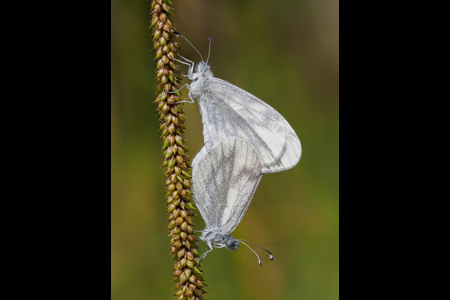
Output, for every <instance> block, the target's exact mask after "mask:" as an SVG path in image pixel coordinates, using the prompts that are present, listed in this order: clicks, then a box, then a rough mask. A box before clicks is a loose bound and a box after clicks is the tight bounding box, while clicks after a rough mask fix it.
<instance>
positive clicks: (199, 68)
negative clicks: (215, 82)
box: [195, 61, 212, 75]
mask: <svg viewBox="0 0 450 300" xmlns="http://www.w3.org/2000/svg"><path fill="white" fill-rule="evenodd" d="M195 73H202V74H205V75H206V74H209V73H211V75H212V72H211V70H210V68H209V65H207V64H206V63H205V62H204V61H201V62H199V63H198V64H197V65H196V66H195Z"/></svg>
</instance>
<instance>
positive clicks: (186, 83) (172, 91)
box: [168, 83, 191, 94]
mask: <svg viewBox="0 0 450 300" xmlns="http://www.w3.org/2000/svg"><path fill="white" fill-rule="evenodd" d="M185 86H187V87H188V89H189V88H190V87H191V86H190V85H189V84H187V83H186V84H185V85H183V86H182V87H181V88H179V89H178V90H176V91H172V92H168V93H169V94H173V93H176V92H179V91H181V90H182V89H183V88H184V87H185Z"/></svg>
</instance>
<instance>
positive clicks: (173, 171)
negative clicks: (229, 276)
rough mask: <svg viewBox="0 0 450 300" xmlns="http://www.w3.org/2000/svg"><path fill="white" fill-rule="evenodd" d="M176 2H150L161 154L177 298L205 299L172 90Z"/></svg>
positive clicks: (181, 119) (186, 160) (181, 121)
mask: <svg viewBox="0 0 450 300" xmlns="http://www.w3.org/2000/svg"><path fill="white" fill-rule="evenodd" d="M169 4H172V2H171V1H169V0H152V1H151V8H150V11H151V21H150V29H152V36H153V50H154V51H155V59H157V60H158V61H157V63H156V84H157V87H158V96H157V98H156V100H155V102H154V103H156V104H157V106H158V107H157V111H158V117H159V121H160V127H159V130H160V131H162V135H161V138H162V141H163V147H162V149H161V150H162V153H163V154H162V155H163V159H164V162H163V165H162V166H163V167H165V168H166V171H165V174H164V177H165V178H166V182H165V186H166V191H167V193H166V205H167V214H168V215H169V218H168V219H167V222H169V226H168V227H167V230H170V234H169V237H171V240H170V244H169V246H170V254H172V255H173V260H176V261H177V262H176V263H175V265H174V267H173V274H172V276H173V277H174V280H173V281H174V282H176V283H177V284H176V287H175V293H174V294H173V296H178V300H184V299H187V300H199V299H204V297H203V295H204V294H205V293H206V292H205V291H204V290H203V288H204V287H205V286H206V285H205V284H204V283H203V281H204V280H205V279H204V277H203V276H202V271H201V270H200V269H199V268H198V266H197V262H198V257H199V251H198V247H197V242H198V239H197V238H196V237H195V236H194V235H193V230H194V225H195V224H194V222H193V220H192V216H193V215H195V214H194V212H193V210H195V209H196V208H195V205H194V202H193V199H192V192H191V188H190V187H191V185H192V183H191V181H190V178H191V175H190V169H191V167H190V165H189V161H190V159H189V156H188V155H187V154H186V152H188V149H187V147H186V140H185V139H184V137H183V129H184V128H185V127H184V121H185V119H184V116H183V115H184V113H183V110H182V109H181V107H180V105H179V104H178V103H177V102H179V101H181V99H180V97H179V96H178V95H179V93H177V94H172V93H169V92H171V91H175V90H177V89H178V87H177V84H178V83H180V82H181V78H180V75H179V74H180V72H179V68H178V66H177V64H176V63H175V60H174V57H176V56H177V50H178V49H179V48H180V46H179V45H178V43H177V42H175V41H174V38H176V37H177V36H176V35H175V34H174V33H173V31H174V30H175V27H174V25H173V23H172V21H171V16H173V13H172V8H171V7H169Z"/></svg>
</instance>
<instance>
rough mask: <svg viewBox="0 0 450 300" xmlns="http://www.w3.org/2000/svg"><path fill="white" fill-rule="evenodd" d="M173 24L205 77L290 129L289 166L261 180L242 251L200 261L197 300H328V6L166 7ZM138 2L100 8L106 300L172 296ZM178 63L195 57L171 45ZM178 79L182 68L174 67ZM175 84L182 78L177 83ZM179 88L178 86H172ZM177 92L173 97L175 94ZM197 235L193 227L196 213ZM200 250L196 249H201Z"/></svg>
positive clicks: (334, 235)
mask: <svg viewBox="0 0 450 300" xmlns="http://www.w3.org/2000/svg"><path fill="white" fill-rule="evenodd" d="M172 2H173V5H172V7H173V8H174V10H173V13H174V16H173V17H172V21H173V22H174V24H175V26H176V28H177V30H178V31H180V32H182V33H183V34H184V35H185V36H186V37H187V38H188V39H189V40H190V41H191V42H192V43H193V44H194V45H195V46H196V47H197V48H198V50H199V51H200V52H201V53H202V54H203V56H204V57H205V58H206V56H207V53H208V38H209V37H211V38H212V46H211V58H210V65H211V70H212V71H213V73H214V75H215V76H216V77H218V78H221V79H224V80H226V81H229V82H231V83H233V84H235V85H237V86H239V87H241V88H242V89H244V90H246V91H248V92H250V93H252V94H254V95H255V96H257V97H259V98H260V99H262V100H263V101H265V102H267V103H268V104H269V105H271V106H272V107H274V108H275V109H276V110H277V111H278V112H280V113H281V114H282V115H283V116H284V117H285V118H286V119H287V120H288V122H289V123H290V124H291V126H292V127H293V128H294V130H295V131H296V132H297V135H298V137H299V138H300V141H301V143H302V147H303V155H302V158H301V160H300V162H299V164H298V165H297V166H296V167H294V168H293V169H290V170H287V171H284V172H280V173H275V174H267V175H265V176H263V178H262V180H261V183H260V185H259V187H258V190H257V191H256V194H255V196H254V198H253V202H252V203H251V205H250V207H249V210H248V212H247V214H246V215H245V217H244V219H243V220H242V222H241V224H240V225H239V226H238V227H237V229H236V230H235V231H234V233H233V236H235V237H237V238H243V239H247V240H250V241H252V242H254V243H257V244H259V245H261V246H262V247H265V248H267V249H269V250H271V251H272V252H273V254H274V257H275V259H274V260H273V261H270V260H269V257H268V255H267V253H265V252H264V251H262V250H259V249H257V248H255V250H256V251H257V252H258V253H259V254H260V255H261V257H262V259H263V266H262V267H260V266H259V265H258V262H257V258H256V256H255V255H254V254H253V253H252V252H251V251H250V250H249V249H247V248H246V247H245V246H242V247H240V248H239V249H238V250H237V251H236V252H230V251H227V250H225V249H215V250H214V251H212V252H211V253H210V254H209V255H208V256H207V258H206V259H205V261H204V265H203V268H202V269H203V271H204V276H205V278H206V281H205V283H206V284H207V285H208V287H207V288H206V291H207V292H208V293H207V294H206V297H205V299H214V300H220V299H238V300H239V299H258V300H263V299H271V300H274V299H308V300H316V299H317V300H333V299H338V298H339V98H338V93H339V49H338V48H339V27H338V26H339V19H338V18H339V2H338V1H337V0H297V1H293V0H292V1H287V0H285V1H266V0H258V1H257V0H248V1H238V0H233V1H230V0H228V1H211V0H189V1H187V0H184V1H181V0H172ZM149 11H150V9H149V3H148V2H146V1H145V0H139V1H138V0H128V1H126V0H112V1H111V292H112V299H113V300H122V299H123V300H140V299H146V300H148V299H176V297H173V296H170V295H171V294H172V293H173V289H174V287H175V283H172V282H171V280H172V277H171V273H172V266H173V263H174V262H173V261H171V256H169V255H168V252H169V246H168V243H169V240H170V239H169V237H168V236H167V234H168V232H166V231H165V228H166V227H167V223H166V213H165V211H166V206H165V205H164V203H165V197H164V194H165V189H164V186H163V184H164V182H165V180H164V179H163V174H164V169H163V168H160V166H161V164H162V160H161V157H162V153H161V147H162V144H161V138H160V132H157V129H158V128H159V123H158V121H157V118H156V117H155V116H156V111H155V109H156V104H153V103H152V102H153V101H154V99H155V97H156V94H155V91H156V89H155V81H154V78H155V67H156V64H155V61H154V60H153V57H154V53H153V52H152V51H151V49H152V44H151V31H150V30H149V29H148V26H149V21H150V16H149ZM179 43H180V44H181V46H182V48H183V50H182V51H181V52H180V54H182V55H183V56H185V57H187V58H189V59H191V60H194V61H195V62H198V61H199V60H200V58H199V56H198V54H197V53H196V52H195V51H194V50H193V49H192V47H191V46H189V44H187V43H186V42H185V41H184V40H182V39H179ZM182 70H183V71H184V73H186V68H184V67H182ZM184 83H185V82H183V84H184ZM180 86H181V85H180ZM184 97H187V90H183V98H184ZM183 109H184V111H185V113H186V114H185V117H186V120H187V121H186V127H187V130H186V132H185V137H186V140H187V145H188V147H189V149H190V153H189V154H190V157H191V159H192V158H193V157H194V155H195V154H196V153H197V151H199V150H200V148H201V147H202V145H203V136H202V125H201V118H200V114H199V111H198V106H197V104H184V105H183ZM195 220H196V224H197V228H196V229H199V230H200V229H203V227H204V222H203V220H202V219H201V217H200V215H198V216H197V217H196V218H195ZM200 250H201V251H200V252H204V251H205V246H204V243H202V244H201V248H200Z"/></svg>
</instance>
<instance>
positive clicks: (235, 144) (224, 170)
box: [192, 138, 273, 265]
mask: <svg viewBox="0 0 450 300" xmlns="http://www.w3.org/2000/svg"><path fill="white" fill-rule="evenodd" d="M261 170H262V168H261V163H260V160H259V155H258V152H257V151H256V149H255V147H253V145H252V144H250V143H248V142H247V141H245V140H241V139H234V138H230V139H226V140H224V141H222V142H220V143H218V144H217V145H215V146H214V147H213V148H212V149H211V150H209V151H207V152H206V153H204V155H202V157H201V158H199V159H198V162H197V164H196V166H195V167H194V168H193V171H192V183H193V185H192V191H193V192H194V194H193V197H194V202H195V204H196V206H197V208H198V210H199V211H200V214H201V215H202V217H203V220H204V221H205V223H206V228H205V229H204V230H202V231H199V232H201V233H202V234H201V236H200V237H199V239H200V240H202V241H205V242H206V246H207V248H209V249H208V250H207V251H206V252H205V253H204V254H203V255H202V256H201V257H200V259H199V262H200V261H202V260H203V259H204V258H205V256H206V255H207V254H208V253H209V252H211V251H212V250H213V244H214V248H224V247H225V248H226V249H228V250H232V251H234V250H236V249H237V248H238V247H239V245H240V243H243V244H245V245H246V246H247V247H249V248H250V246H249V245H247V244H246V243H250V244H253V245H255V246H257V247H259V248H261V249H263V250H265V251H267V252H268V253H269V255H270V259H271V260H272V259H273V255H272V253H270V252H269V251H268V250H266V249H264V248H262V247H260V246H258V245H256V244H254V243H252V242H249V241H246V240H242V239H236V238H235V237H233V236H231V233H232V232H233V230H234V229H235V228H236V227H237V226H238V225H239V223H240V222H241V220H242V218H243V217H244V215H245V213H246V212H247V209H248V207H249V205H250V202H251V201H252V198H253V195H254V194H255V191H256V188H257V187H258V184H259V182H260V180H261V177H262V172H261ZM250 250H252V251H253V253H255V254H256V256H257V257H258V262H259V265H261V264H262V261H261V258H260V257H259V255H258V254H257V253H256V252H255V251H254V250H253V249H252V248H250Z"/></svg>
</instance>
